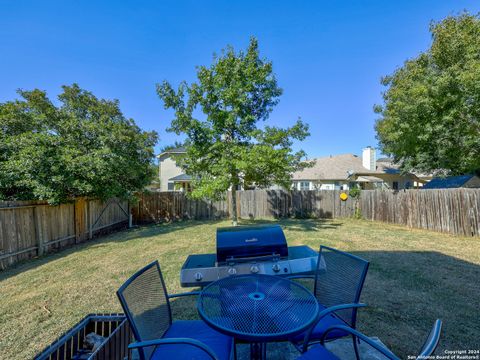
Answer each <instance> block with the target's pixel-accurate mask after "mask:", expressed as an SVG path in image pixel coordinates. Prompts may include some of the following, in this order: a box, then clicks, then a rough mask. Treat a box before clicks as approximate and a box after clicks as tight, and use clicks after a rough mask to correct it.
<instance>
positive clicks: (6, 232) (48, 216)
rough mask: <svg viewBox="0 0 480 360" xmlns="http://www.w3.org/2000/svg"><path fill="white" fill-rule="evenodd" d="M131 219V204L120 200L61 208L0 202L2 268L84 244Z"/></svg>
mask: <svg viewBox="0 0 480 360" xmlns="http://www.w3.org/2000/svg"><path fill="white" fill-rule="evenodd" d="M128 219H129V209H128V203H127V202H126V201H119V200H117V199H110V200H108V201H107V202H102V201H99V200H91V199H84V198H79V199H76V200H75V202H74V203H68V204H62V205H58V206H50V205H48V204H47V203H46V202H42V201H6V202H0V269H4V268H6V267H8V266H10V265H12V264H14V263H16V262H18V261H22V260H25V259H29V258H31V257H34V256H37V255H43V254H46V253H49V252H52V251H55V250H59V249H62V248H64V247H67V246H70V245H73V244H78V243H82V242H84V241H86V240H88V239H91V238H92V237H93V236H94V235H95V234H97V233H99V232H101V231H102V230H106V229H107V228H109V227H113V226H119V225H121V224H125V223H128Z"/></svg>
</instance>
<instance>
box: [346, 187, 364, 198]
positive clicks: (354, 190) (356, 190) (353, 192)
mask: <svg viewBox="0 0 480 360" xmlns="http://www.w3.org/2000/svg"><path fill="white" fill-rule="evenodd" d="M361 192H362V189H361V188H360V186H358V184H354V185H352V186H351V187H350V189H349V190H348V195H349V196H350V197H351V198H353V199H358V198H360V193H361Z"/></svg>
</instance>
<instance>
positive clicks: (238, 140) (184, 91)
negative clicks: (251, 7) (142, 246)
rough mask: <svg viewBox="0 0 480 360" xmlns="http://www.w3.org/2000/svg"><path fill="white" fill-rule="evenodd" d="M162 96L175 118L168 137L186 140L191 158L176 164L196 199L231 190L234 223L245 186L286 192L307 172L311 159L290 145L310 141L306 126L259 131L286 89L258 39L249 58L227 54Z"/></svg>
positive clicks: (161, 90) (165, 86) (161, 89)
mask: <svg viewBox="0 0 480 360" xmlns="http://www.w3.org/2000/svg"><path fill="white" fill-rule="evenodd" d="M157 92H158V95H159V96H160V98H161V99H162V100H163V102H164V104H165V108H167V109H168V108H171V109H173V110H174V111H175V118H174V119H173V120H172V122H171V128H170V131H173V132H175V133H176V134H179V135H180V134H184V135H186V143H185V145H186V148H187V153H186V155H185V156H182V157H181V158H179V160H178V161H179V164H180V166H182V167H183V169H184V170H185V172H186V173H187V174H189V175H191V176H192V178H193V181H192V185H193V191H192V192H191V196H193V197H196V198H211V199H217V198H220V197H223V196H224V195H225V192H226V191H227V190H229V189H231V190H232V202H233V206H232V208H233V213H232V218H233V221H234V223H235V222H236V206H234V205H235V201H236V199H235V191H236V189H237V187H238V186H239V185H243V186H249V185H256V186H263V187H267V186H269V185H272V184H279V185H283V186H286V187H288V186H289V185H290V182H291V174H292V173H293V172H294V171H295V170H297V169H299V168H302V167H303V166H306V163H305V162H303V161H302V159H303V157H304V156H305V153H304V152H303V151H298V152H293V151H292V145H293V141H294V140H303V139H305V138H306V137H307V136H308V135H309V134H308V126H307V124H305V123H304V122H302V121H301V120H298V121H297V122H296V123H295V124H294V125H293V126H292V127H290V128H285V129H282V128H278V127H273V126H263V127H260V126H259V125H260V124H261V123H262V122H264V121H265V120H267V119H268V117H269V115H270V113H271V111H272V109H273V107H274V106H275V105H276V104H277V103H278V101H279V96H280V95H281V94H282V90H281V89H280V88H279V87H278V85H277V80H276V78H275V75H274V73H273V70H272V63H271V62H269V61H266V60H262V59H260V57H259V52H258V43H257V40H256V39H254V38H252V39H251V41H250V44H249V46H248V49H247V50H246V51H245V52H244V51H239V52H235V50H234V49H233V48H232V47H228V48H227V49H226V50H223V51H222V53H221V55H220V56H218V57H217V56H216V57H214V61H213V64H212V65H211V66H208V67H207V66H200V67H198V68H197V81H196V82H194V83H192V84H190V85H188V84H187V83H186V82H182V83H181V84H180V86H179V87H178V89H176V90H174V88H173V87H172V86H171V85H170V84H169V83H168V82H167V81H164V82H163V83H162V84H160V85H157ZM198 110H200V111H198Z"/></svg>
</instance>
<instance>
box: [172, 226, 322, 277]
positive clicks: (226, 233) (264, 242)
mask: <svg viewBox="0 0 480 360" xmlns="http://www.w3.org/2000/svg"><path fill="white" fill-rule="evenodd" d="M317 256H318V254H317V252H316V251H314V250H312V249H311V248H310V247H308V246H290V247H289V246H287V240H286V239H285V234H284V233H283V231H282V228H281V227H280V226H279V225H268V226H238V227H228V228H219V229H217V253H216V254H198V255H189V256H188V258H187V260H186V261H185V263H184V264H183V267H182V270H181V272H180V283H181V285H182V286H183V287H188V286H205V285H207V284H209V283H211V282H212V281H216V280H218V279H222V278H224V277H227V276H235V275H242V274H267V275H278V276H289V275H306V274H307V275H308V274H313V273H314V271H315V268H316V265H317Z"/></svg>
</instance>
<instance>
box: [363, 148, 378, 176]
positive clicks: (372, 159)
mask: <svg viewBox="0 0 480 360" xmlns="http://www.w3.org/2000/svg"><path fill="white" fill-rule="evenodd" d="M362 165H363V167H364V168H365V169H368V170H370V171H375V170H376V169H377V158H376V155H375V149H374V148H373V147H371V146H367V147H366V148H364V149H363V152H362Z"/></svg>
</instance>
